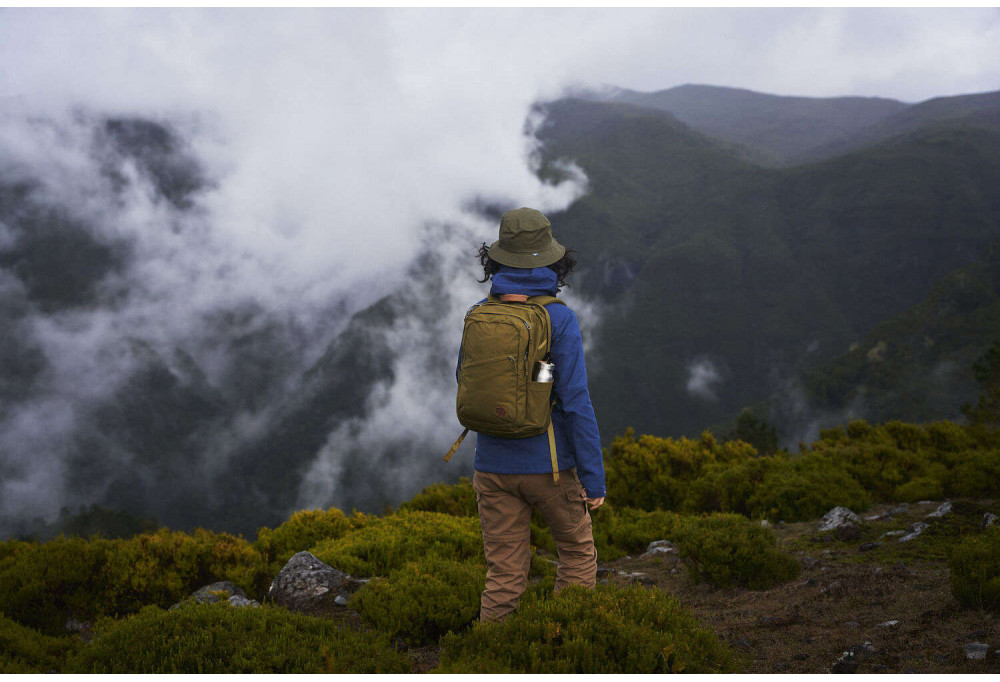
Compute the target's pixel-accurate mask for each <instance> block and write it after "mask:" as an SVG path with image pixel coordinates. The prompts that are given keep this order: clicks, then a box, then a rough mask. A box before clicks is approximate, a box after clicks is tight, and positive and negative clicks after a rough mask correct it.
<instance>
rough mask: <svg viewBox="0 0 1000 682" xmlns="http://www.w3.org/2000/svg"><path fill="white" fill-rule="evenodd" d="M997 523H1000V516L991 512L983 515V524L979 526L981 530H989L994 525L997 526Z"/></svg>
mask: <svg viewBox="0 0 1000 682" xmlns="http://www.w3.org/2000/svg"><path fill="white" fill-rule="evenodd" d="M997 521H1000V516H997V515H996V514H991V513H990V512H986V513H985V514H983V522H982V523H981V524H979V526H980V528H988V527H990V526H992V525H993V524H995V523H996V522H997Z"/></svg>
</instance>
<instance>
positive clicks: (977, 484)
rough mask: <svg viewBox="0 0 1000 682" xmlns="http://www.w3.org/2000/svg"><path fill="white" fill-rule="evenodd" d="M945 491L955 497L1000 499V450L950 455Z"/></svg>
mask: <svg viewBox="0 0 1000 682" xmlns="http://www.w3.org/2000/svg"><path fill="white" fill-rule="evenodd" d="M948 461H949V464H950V465H951V467H950V471H949V472H948V474H947V477H946V485H945V490H946V491H947V493H948V494H949V495H951V496H953V497H978V498H983V497H1000V448H997V449H991V450H974V451H965V452H957V453H953V454H951V455H949V457H948Z"/></svg>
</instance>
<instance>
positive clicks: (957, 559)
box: [948, 526, 1000, 612]
mask: <svg viewBox="0 0 1000 682" xmlns="http://www.w3.org/2000/svg"><path fill="white" fill-rule="evenodd" d="M948 564H949V567H950V568H951V593H952V594H953V595H954V596H955V599H957V600H958V602H959V603H960V604H962V605H963V606H967V607H971V608H975V609H987V610H991V611H996V612H1000V527H998V526H991V527H989V528H987V529H986V530H985V531H983V532H982V533H977V534H974V535H969V536H967V537H966V538H965V540H963V541H962V542H961V543H960V544H959V545H958V546H956V547H955V548H954V549H953V550H952V553H951V559H950V560H949V562H948Z"/></svg>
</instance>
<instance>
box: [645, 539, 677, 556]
mask: <svg viewBox="0 0 1000 682" xmlns="http://www.w3.org/2000/svg"><path fill="white" fill-rule="evenodd" d="M676 551H677V547H676V546H675V545H674V543H672V542H670V540H654V541H653V542H651V543H649V546H648V547H647V548H646V553H645V554H643V556H657V555H661V554H670V553H672V552H676Z"/></svg>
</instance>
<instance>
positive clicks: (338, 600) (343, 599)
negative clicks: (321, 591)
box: [333, 594, 347, 606]
mask: <svg viewBox="0 0 1000 682" xmlns="http://www.w3.org/2000/svg"><path fill="white" fill-rule="evenodd" d="M333 603H334V604H336V605H337V606H347V598H346V597H345V596H344V595H342V594H338V595H337V598H336V599H334V600H333Z"/></svg>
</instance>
